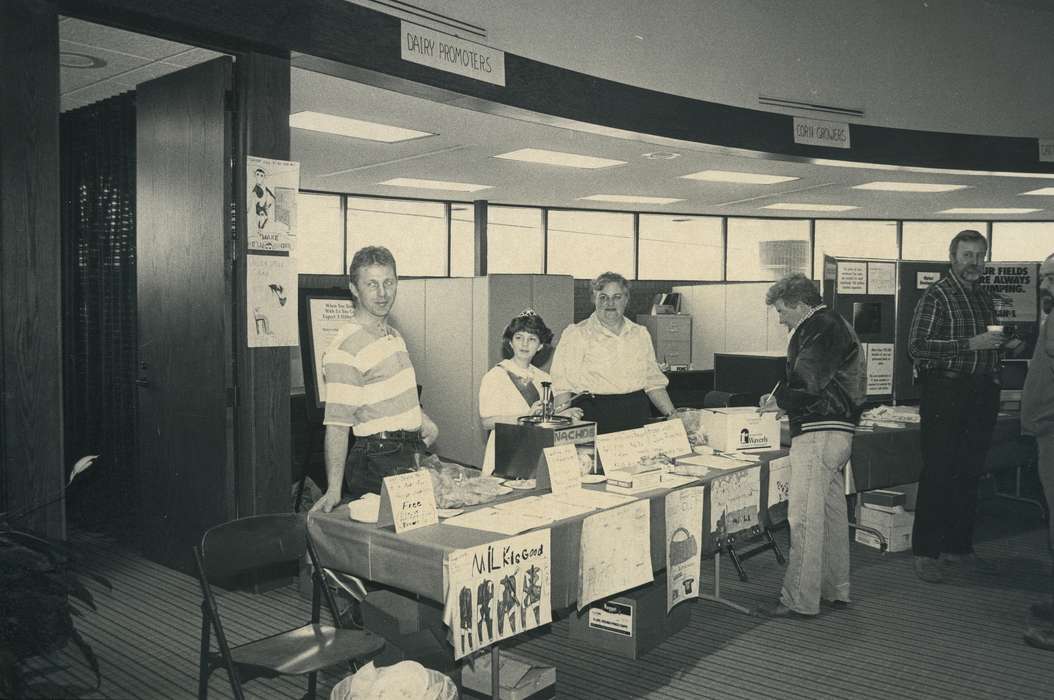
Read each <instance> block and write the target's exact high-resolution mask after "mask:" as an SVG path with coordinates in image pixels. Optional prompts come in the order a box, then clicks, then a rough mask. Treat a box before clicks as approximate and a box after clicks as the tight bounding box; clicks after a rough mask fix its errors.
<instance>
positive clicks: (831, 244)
mask: <svg viewBox="0 0 1054 700" xmlns="http://www.w3.org/2000/svg"><path fill="white" fill-rule="evenodd" d="M815 232H816V248H815V250H816V254H815V255H814V257H813V266H812V271H813V275H812V276H813V279H817V280H818V279H823V256H824V255H833V256H834V257H839V258H872V259H878V260H896V259H897V222H896V221H839V220H837V219H817V221H816V228H815Z"/></svg>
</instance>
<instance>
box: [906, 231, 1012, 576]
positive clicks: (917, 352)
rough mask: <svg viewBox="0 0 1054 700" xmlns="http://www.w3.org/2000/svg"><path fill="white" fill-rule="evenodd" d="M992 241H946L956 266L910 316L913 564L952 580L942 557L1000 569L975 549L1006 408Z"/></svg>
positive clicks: (969, 235)
mask: <svg viewBox="0 0 1054 700" xmlns="http://www.w3.org/2000/svg"><path fill="white" fill-rule="evenodd" d="M987 251H988V241H987V240H985V237H984V236H982V235H981V234H980V233H979V232H977V231H974V230H970V229H966V230H964V231H960V232H959V233H957V234H955V237H954V238H952V240H951V244H950V245H949V246H948V256H949V260H950V263H951V271H950V272H951V274H949V275H947V276H945V277H943V278H941V279H940V280H939V281H938V282H935V283H933V284H932V285H930V286H929V287H928V288H927V289H926V291H925V292H923V294H922V298H920V299H919V302H918V304H917V305H916V307H915V314H914V316H913V317H912V319H911V332H910V334H909V336H908V354H909V355H910V356H911V358H912V359H913V360H914V362H915V369H916V372H917V376H918V379H919V382H920V385H921V395H922V396H921V400H920V403H919V419H920V422H921V425H920V428H921V440H922V464H923V466H922V474H921V475H920V478H919V491H918V498H917V500H916V505H915V525H914V528H913V529H912V532H911V549H912V553H913V554H914V555H915V559H914V565H915V573H916V574H917V575H918V577H919V578H920V579H922V580H923V581H926V582H928V583H941V582H942V581H944V572H943V571H942V563H943V564H945V565H949V564H957V565H960V566H961V567H962V568H963V569H965V570H972V571H975V572H977V573H984V574H994V573H996V567H995V566H994V565H993V564H991V563H990V562H987V561H985V560H983V559H979V558H978V557H977V555H976V554H975V553H974V550H973V534H974V517H975V511H976V510H977V483H978V480H979V479H980V475H981V470H982V468H983V467H984V463H985V458H986V457H987V455H988V447H989V443H990V442H991V438H992V430H993V428H994V427H995V419H996V414H997V413H998V411H999V368H1000V356H999V355H1000V353H999V349H1000V348H1001V347H1002V346H1003V343H1004V342H1005V338H1004V335H1003V333H1002V332H996V331H990V330H987V327H988V326H990V325H995V323H996V320H995V318H996V314H995V302H994V298H993V296H992V295H991V294H990V293H989V292H988V290H986V289H984V288H983V287H982V286H981V285H980V284H979V280H980V279H981V276H982V275H983V274H984V264H985V254H986V253H987Z"/></svg>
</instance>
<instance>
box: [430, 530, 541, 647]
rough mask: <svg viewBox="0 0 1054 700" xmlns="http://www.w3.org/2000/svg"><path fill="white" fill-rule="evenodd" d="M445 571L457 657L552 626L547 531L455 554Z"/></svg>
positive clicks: (446, 612) (449, 620) (448, 614)
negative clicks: (544, 626)
mask: <svg viewBox="0 0 1054 700" xmlns="http://www.w3.org/2000/svg"><path fill="white" fill-rule="evenodd" d="M446 572H447V579H446V584H447V585H446V601H445V606H444V610H443V619H444V620H445V621H446V623H447V625H448V626H449V627H450V632H451V638H452V639H451V641H452V643H453V645H454V658H457V659H460V658H462V657H464V656H465V655H467V654H470V653H472V652H474V651H476V650H478V649H483V648H485V647H488V646H490V645H491V644H494V643H495V642H498V641H501V640H502V639H508V638H509V637H512V636H515V635H517V634H520V633H522V632H525V631H527V630H530V629H534V628H535V627H541V626H542V625H547V624H549V623H550V622H552V607H553V606H552V602H551V589H552V568H551V559H550V531H549V530H548V529H544V530H538V531H535V532H528V533H527V534H524V535H518V536H516V537H511V538H509V539H505V540H499V541H497V542H491V543H488V544H483V545H479V546H478V547H472V548H469V549H460V550H457V551H454V552H450V553H448V554H447V555H446Z"/></svg>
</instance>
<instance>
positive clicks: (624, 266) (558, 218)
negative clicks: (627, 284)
mask: <svg viewBox="0 0 1054 700" xmlns="http://www.w3.org/2000/svg"><path fill="white" fill-rule="evenodd" d="M547 255H548V260H549V265H548V268H547V271H548V272H549V274H551V275H572V276H574V277H576V278H579V279H592V278H593V277H596V276H597V275H599V274H600V273H601V272H606V271H608V270H610V271H612V272H617V273H619V274H621V275H623V276H624V277H626V278H627V279H632V278H633V215H632V214H621V213H615V212H602V211H577V210H572V211H550V212H549V235H548V251H547Z"/></svg>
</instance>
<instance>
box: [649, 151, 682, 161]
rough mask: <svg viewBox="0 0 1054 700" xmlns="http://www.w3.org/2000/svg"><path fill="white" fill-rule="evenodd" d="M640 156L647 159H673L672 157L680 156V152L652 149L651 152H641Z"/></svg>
mask: <svg viewBox="0 0 1054 700" xmlns="http://www.w3.org/2000/svg"><path fill="white" fill-rule="evenodd" d="M641 157H642V158H647V159H648V160H673V159H674V158H680V157H681V154H680V153H674V152H673V151H652V152H651V153H642V154H641Z"/></svg>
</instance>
